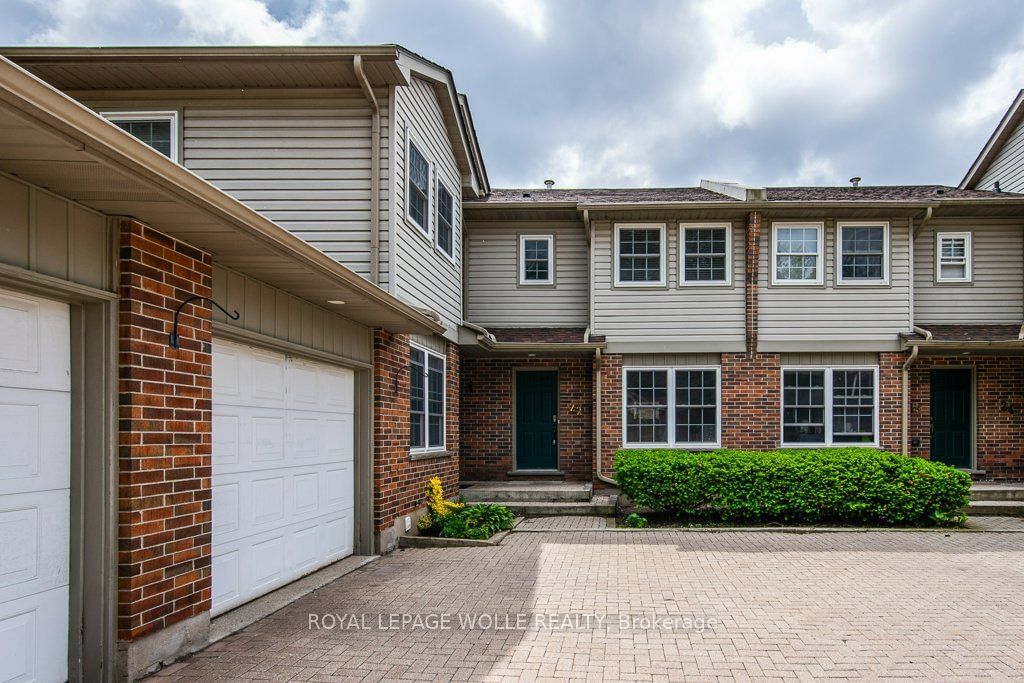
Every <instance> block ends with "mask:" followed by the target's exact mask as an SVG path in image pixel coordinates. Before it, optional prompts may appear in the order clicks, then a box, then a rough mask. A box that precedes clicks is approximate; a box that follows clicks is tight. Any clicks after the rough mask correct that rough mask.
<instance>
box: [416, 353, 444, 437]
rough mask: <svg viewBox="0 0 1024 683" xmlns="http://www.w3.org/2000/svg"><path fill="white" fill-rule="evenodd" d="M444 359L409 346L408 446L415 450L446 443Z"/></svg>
mask: <svg viewBox="0 0 1024 683" xmlns="http://www.w3.org/2000/svg"><path fill="white" fill-rule="evenodd" d="M445 377H446V369H445V359H444V356H441V355H439V354H436V353H434V352H432V351H427V350H426V349H422V348H420V347H418V346H411V345H410V347H409V447H410V448H411V449H412V450H413V451H424V450H437V449H443V448H444V445H445V424H444V416H445Z"/></svg>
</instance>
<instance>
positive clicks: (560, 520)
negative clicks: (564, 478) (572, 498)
mask: <svg viewBox="0 0 1024 683" xmlns="http://www.w3.org/2000/svg"><path fill="white" fill-rule="evenodd" d="M607 528H608V520H607V519H606V518H604V517H594V516H592V515H559V516H558V517H527V518H526V519H524V520H523V521H521V522H519V524H517V525H516V531H579V530H582V529H607Z"/></svg>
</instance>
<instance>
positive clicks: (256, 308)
mask: <svg viewBox="0 0 1024 683" xmlns="http://www.w3.org/2000/svg"><path fill="white" fill-rule="evenodd" d="M213 298H214V300H215V301H217V302H218V303H220V304H223V306H224V308H226V309H228V310H229V311H234V310H237V311H238V312H239V314H240V315H241V317H240V318H239V319H238V320H237V321H235V320H231V319H230V318H228V317H227V316H225V315H224V314H223V313H221V312H220V311H218V310H216V309H214V312H213V319H214V320H216V321H218V322H221V323H225V324H227V325H231V326H234V327H239V328H241V329H243V330H248V331H249V332H255V333H257V334H262V335H264V336H267V337H273V338H274V339H278V340H280V341H284V342H289V343H292V344H298V345H300V346H305V347H307V348H310V349H314V350H316V351H322V352H324V353H329V354H332V355H335V356H341V357H343V358H348V359H351V360H355V361H359V362H362V363H372V362H373V339H372V337H371V335H370V328H368V327H365V326H363V325H360V324H359V323H356V322H353V321H351V320H349V319H347V318H343V317H342V316H340V315H338V314H336V313H333V312H331V311H328V310H326V309H323V308H320V307H319V306H314V305H313V304H311V303H310V302H308V301H306V300H305V299H300V298H298V297H297V296H294V295H292V294H289V293H287V292H284V291H282V290H280V289H277V288H276V287H272V286H270V285H268V284H266V283H264V282H260V281H259V280H256V279H253V278H251V277H249V276H248V275H244V274H242V273H239V272H237V271H234V270H231V269H228V268H225V267H223V266H219V265H216V264H214V266H213Z"/></svg>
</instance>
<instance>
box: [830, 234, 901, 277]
mask: <svg viewBox="0 0 1024 683" xmlns="http://www.w3.org/2000/svg"><path fill="white" fill-rule="evenodd" d="M838 232H839V235H838V244H839V249H838V254H837V259H838V261H839V268H838V276H839V282H840V283H845V284H850V283H858V284H865V283H866V284H885V283H887V282H888V281H889V240H888V234H889V226H888V224H885V223H880V224H877V225H869V224H860V223H840V224H839V225H838Z"/></svg>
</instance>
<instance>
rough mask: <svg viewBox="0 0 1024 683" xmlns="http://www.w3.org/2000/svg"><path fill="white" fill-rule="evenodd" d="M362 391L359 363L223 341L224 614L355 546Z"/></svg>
mask: <svg viewBox="0 0 1024 683" xmlns="http://www.w3.org/2000/svg"><path fill="white" fill-rule="evenodd" d="M353 392H354V376H353V373H352V372H351V371H349V370H345V369H342V368H337V367H334V366H331V365H327V364H323V363H315V362H311V361H306V360H300V359H296V358H291V357H286V356H285V355H283V354H280V353H276V352H273V351H268V350H266V349H259V348H254V347H248V346H244V345H240V344H232V343H224V342H219V341H218V342H215V343H214V359H213V397H214V398H213V501H212V506H213V609H212V612H213V613H214V614H219V613H221V612H224V611H226V610H228V609H231V608H232V607H236V606H238V605H240V604H243V603H245V602H248V601H249V600H252V599H253V598H256V597H258V596H260V595H262V594H263V593H266V592H268V591H270V590H273V589H275V588H278V587H280V586H282V585H284V584H286V583H289V582H290V581H294V580H295V579H297V578H299V577H300V576H302V575H304V574H306V573H309V572H310V571H313V570H314V569H316V568H318V567H321V566H323V565H326V564H329V563H330V562H334V561H336V560H339V559H341V558H343V557H345V556H347V555H351V554H352V551H353V538H354V533H353V519H354V498H353V495H354V491H353V481H354V474H353V457H354V434H355V433H354V420H353V410H354V398H353V396H354V393H353Z"/></svg>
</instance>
